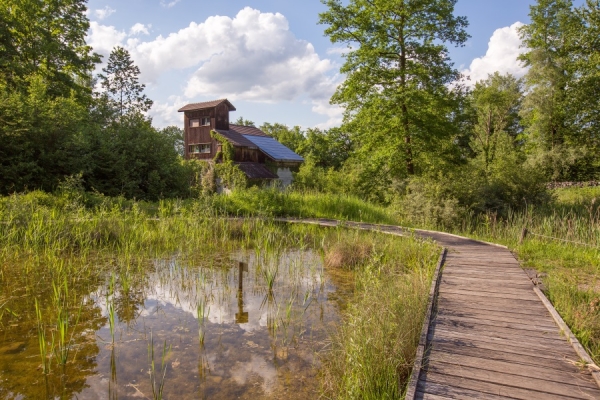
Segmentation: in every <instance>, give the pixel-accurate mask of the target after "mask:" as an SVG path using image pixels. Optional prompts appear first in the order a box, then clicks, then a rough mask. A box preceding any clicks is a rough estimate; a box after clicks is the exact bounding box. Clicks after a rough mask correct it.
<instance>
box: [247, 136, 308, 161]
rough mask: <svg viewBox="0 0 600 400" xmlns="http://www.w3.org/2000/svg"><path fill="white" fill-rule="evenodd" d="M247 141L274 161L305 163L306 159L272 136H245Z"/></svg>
mask: <svg viewBox="0 0 600 400" xmlns="http://www.w3.org/2000/svg"><path fill="white" fill-rule="evenodd" d="M245 137H246V139H248V140H249V141H251V142H252V143H254V144H255V145H256V146H258V148H259V149H260V151H262V152H263V153H265V154H266V155H267V156H269V157H270V158H272V159H273V160H274V161H283V162H286V161H287V162H303V161H304V158H302V157H300V156H299V155H298V154H296V153H294V152H293V151H292V150H290V149H288V148H287V147H286V146H284V145H282V144H281V143H279V142H278V141H277V140H275V139H273V138H272V137H270V136H251V135H245Z"/></svg>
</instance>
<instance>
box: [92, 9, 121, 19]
mask: <svg viewBox="0 0 600 400" xmlns="http://www.w3.org/2000/svg"><path fill="white" fill-rule="evenodd" d="M116 11H117V10H115V9H114V8H110V7H109V6H106V7H104V8H100V9H98V10H94V15H95V16H96V18H98V19H99V20H100V21H102V20H103V19H105V18H108V17H110V16H111V15H112V14H114V13H115V12H116Z"/></svg>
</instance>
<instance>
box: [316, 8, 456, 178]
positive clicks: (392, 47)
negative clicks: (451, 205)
mask: <svg viewBox="0 0 600 400" xmlns="http://www.w3.org/2000/svg"><path fill="white" fill-rule="evenodd" d="M323 3H324V4H325V5H327V6H328V7H329V9H328V11H326V12H324V13H322V14H321V15H320V22H321V23H322V24H326V25H328V27H327V29H326V30H325V33H326V34H327V35H328V36H329V37H330V39H331V41H332V42H333V43H344V44H347V45H348V46H349V49H350V51H349V52H348V53H347V54H346V55H345V58H346V61H345V63H344V65H343V67H342V68H341V72H342V73H344V74H346V80H345V82H344V83H343V84H342V85H341V86H340V87H339V88H338V90H337V91H336V93H335V95H334V96H333V98H332V102H333V103H337V104H342V105H344V106H345V107H346V115H345V122H346V127H347V128H348V129H349V130H352V131H356V132H361V133H362V134H361V135H360V137H359V138H357V139H358V142H359V145H360V146H363V149H365V150H367V151H368V152H369V153H370V157H369V160H370V161H371V162H372V163H373V168H372V169H374V170H379V171H382V170H383V171H384V173H386V174H388V175H392V176H402V175H403V174H405V173H408V174H413V173H414V172H415V158H416V157H417V156H418V153H422V152H426V151H428V150H429V149H431V148H432V147H434V146H433V144H434V143H435V142H436V139H437V138H440V137H444V136H446V135H447V134H448V132H451V131H452V129H451V128H452V127H451V126H450V124H449V120H448V115H449V114H451V104H452V96H451V95H450V93H449V89H448V85H449V84H450V83H451V82H453V81H455V80H456V79H457V78H458V77H459V73H458V72H457V70H456V69H454V68H453V64H452V63H451V62H450V60H449V57H448V51H447V47H446V44H454V45H458V46H460V45H463V44H464V43H465V41H466V40H467V38H468V35H467V33H466V31H465V28H466V26H467V20H466V18H465V17H457V16H455V15H454V5H455V3H456V0H350V1H349V3H348V4H347V5H344V4H343V3H342V2H341V1H340V0H323ZM402 166H404V168H402Z"/></svg>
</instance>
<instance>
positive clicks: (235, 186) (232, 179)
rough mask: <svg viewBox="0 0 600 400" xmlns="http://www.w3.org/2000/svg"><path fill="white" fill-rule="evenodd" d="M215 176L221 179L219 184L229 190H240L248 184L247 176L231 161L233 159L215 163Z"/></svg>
mask: <svg viewBox="0 0 600 400" xmlns="http://www.w3.org/2000/svg"><path fill="white" fill-rule="evenodd" d="M214 168H215V174H216V177H217V178H218V179H219V180H220V181H221V182H220V183H221V185H222V186H223V187H224V188H227V189H229V190H240V189H244V188H245V187H246V186H248V178H247V177H246V174H244V172H242V170H241V169H240V168H239V167H238V166H237V165H235V164H234V163H233V161H224V162H222V163H216V164H215V166H214Z"/></svg>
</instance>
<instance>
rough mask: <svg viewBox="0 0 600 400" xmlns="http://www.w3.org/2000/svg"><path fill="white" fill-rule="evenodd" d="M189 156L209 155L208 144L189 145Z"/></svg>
mask: <svg viewBox="0 0 600 400" xmlns="http://www.w3.org/2000/svg"><path fill="white" fill-rule="evenodd" d="M188 153H190V154H202V153H204V154H210V143H201V144H190V146H189V147H188Z"/></svg>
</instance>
